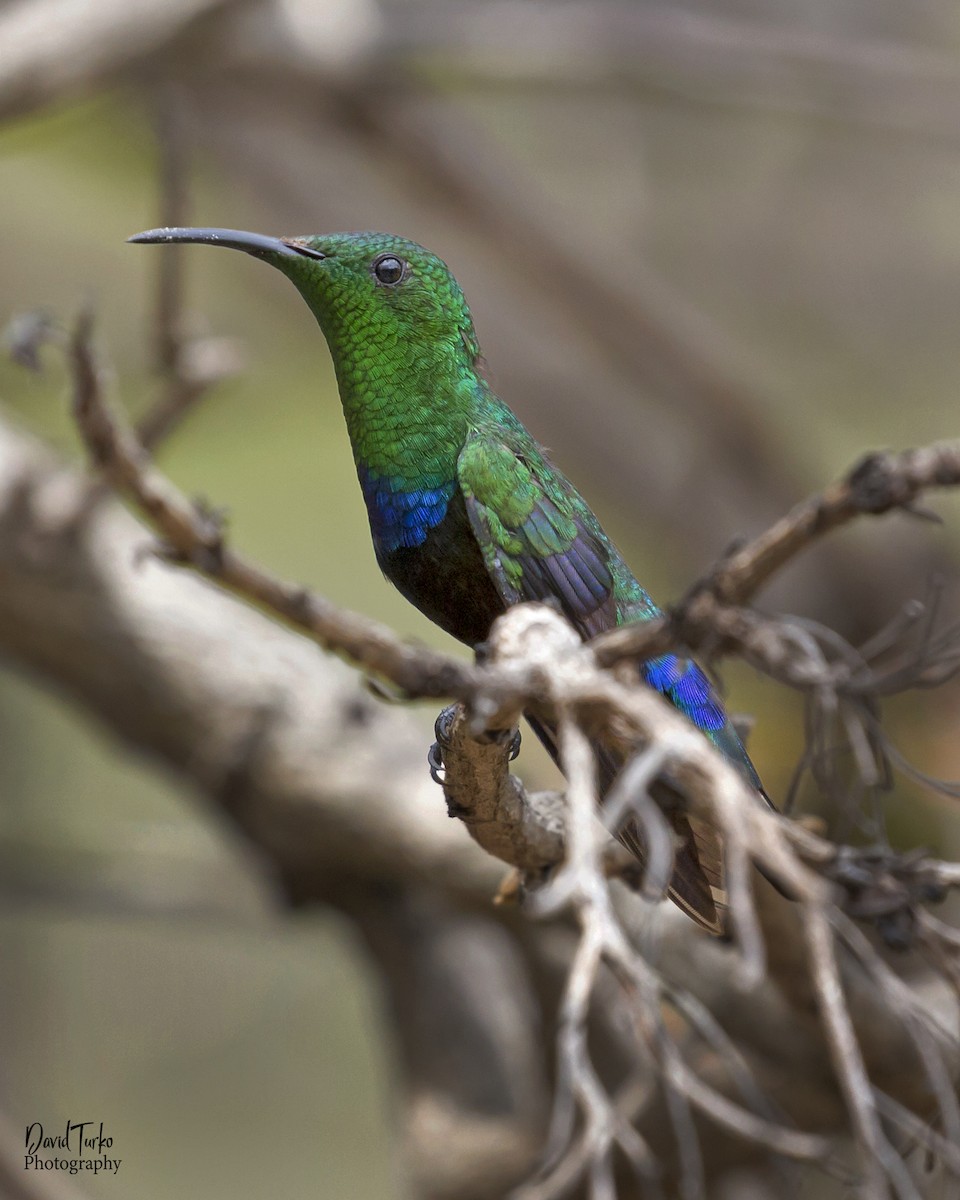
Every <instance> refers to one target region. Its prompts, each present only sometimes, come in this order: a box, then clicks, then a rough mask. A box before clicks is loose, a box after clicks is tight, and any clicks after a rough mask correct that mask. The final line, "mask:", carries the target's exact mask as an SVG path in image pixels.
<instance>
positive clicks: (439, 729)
mask: <svg viewBox="0 0 960 1200" xmlns="http://www.w3.org/2000/svg"><path fill="white" fill-rule="evenodd" d="M458 707H459V705H456V704H448V705H447V707H446V708H443V709H441V710H440V715H439V716H438V717H437V719H436V721H435V722H434V725H433V732H434V736H435V737H436V739H437V740H436V741H435V742H434V743H433V745H432V746H431V747H430V749H429V750H428V751H427V763H428V764H429V766H430V778H431V779H432V780H433V782H434V783H439V784H440V786H441V787H443V778H444V777H443V752H444V750H445V749H446V747H447V746H449V745H450V733H451V730H452V729H453V722H454V720H455V719H456V716H457V709H458Z"/></svg>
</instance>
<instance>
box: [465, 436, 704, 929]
mask: <svg viewBox="0 0 960 1200" xmlns="http://www.w3.org/2000/svg"><path fill="white" fill-rule="evenodd" d="M457 475H458V479H459V483H460V489H461V491H462V493H463V497H464V502H465V504H466V509H467V514H468V516H469V518H470V525H471V528H472V530H473V533H474V536H475V537H476V539H477V542H478V544H479V546H480V550H481V552H482V554H483V559H484V563H485V564H486V567H487V571H488V572H489V574H490V577H491V578H492V579H493V582H494V585H495V586H496V588H497V590H498V591H499V593H500V595H501V597H502V598H503V600H504V602H505V603H506V604H507V605H510V604H517V603H519V602H521V601H523V600H542V601H548V602H549V601H551V600H552V601H553V602H555V603H558V604H559V606H560V609H561V610H562V612H563V613H564V615H565V616H566V617H567V618H568V619H569V620H570V621H571V623H572V624H573V625H574V626H575V627H576V628H577V629H578V630H579V632H580V633H581V635H582V636H584V637H592V636H593V635H594V634H597V633H600V632H601V631H602V630H604V629H610V628H612V627H613V626H614V625H616V624H617V620H618V613H617V599H616V596H615V581H614V579H613V575H612V572H611V565H610V564H611V555H612V553H613V552H612V549H611V547H610V545H609V543H607V542H606V540H605V538H604V537H603V535H602V534H601V533H598V532H597V530H596V528H595V523H594V522H593V521H591V520H590V519H589V517H586V516H585V514H584V513H583V512H582V511H581V510H580V509H579V507H578V505H577V504H576V503H575V502H573V503H572V502H571V499H570V496H569V494H565V493H564V491H563V489H562V485H561V484H560V483H559V482H558V481H557V480H556V479H555V477H554V476H553V475H552V474H551V470H550V467H549V465H548V464H547V463H546V462H544V460H543V459H542V457H541V456H540V455H539V453H537V452H536V451H527V450H526V448H518V447H516V446H515V445H513V444H511V441H510V440H509V439H508V438H507V437H501V436H500V435H498V434H495V433H487V432H477V433H474V434H473V435H472V436H471V437H470V438H469V439H468V440H467V443H466V445H465V446H464V449H463V451H462V452H461V454H460V458H459V461H458V464H457ZM655 611H656V610H655V609H652V612H651V615H652V613H653V612H655ZM674 664H677V665H676V666H674ZM670 667H671V668H672V669H666V668H665V669H663V670H661V671H660V672H659V673H658V672H657V671H651V672H649V673H648V672H646V671H645V672H644V673H645V675H646V676H647V681H648V682H649V683H650V684H651V686H652V687H654V688H656V689H657V690H658V691H660V692H661V693H662V694H663V695H664V696H665V697H666V698H667V699H669V700H671V701H672V702H673V703H674V704H675V705H677V707H679V708H681V710H682V711H686V712H687V715H690V716H691V717H692V719H695V717H696V715H698V714H696V713H691V711H690V710H691V708H693V705H691V704H689V703H688V704H686V705H685V704H684V703H683V700H684V699H688V700H689V699H690V698H692V697H689V698H688V697H686V696H684V695H683V693H682V691H681V689H679V688H678V686H677V685H678V683H679V682H680V677H682V679H683V681H684V682H685V683H686V684H687V687H688V688H689V687H690V685H691V684H693V683H694V681H696V682H698V683H699V681H700V680H702V682H703V685H704V686H705V687H706V689H707V690H708V691H709V693H710V697H711V700H712V699H713V693H712V689H711V688H710V685H709V682H708V681H707V680H706V678H705V677H704V676H703V675H702V673H701V672H700V670H699V668H698V667H696V666H695V665H694V664H693V663H690V664H687V663H685V662H682V660H681V661H680V662H678V660H676V659H673V660H672V661H671V664H670ZM688 671H689V672H692V673H693V674H688ZM698 698H699V697H698ZM702 702H703V703H704V704H706V703H707V697H706V696H704V697H703V698H702ZM717 709H718V711H721V710H719V702H717ZM528 720H529V721H530V723H531V725H532V726H533V728H534V730H535V732H536V733H537V736H538V737H539V738H540V740H541V741H542V742H543V744H544V745H545V746H546V748H547V749H548V750H549V752H550V753H551V755H552V756H553V758H554V759H556V758H557V736H556V730H555V729H554V728H553V726H552V725H551V723H550V722H548V721H545V720H542V719H539V718H537V717H535V716H533V715H531V714H528ZM597 753H598V761H599V769H600V776H601V779H600V789H601V793H605V792H606V791H607V790H608V789H609V787H610V785H611V784H612V782H613V779H614V778H615V777H616V775H617V773H618V772H619V770H620V768H621V767H622V766H623V761H622V759H621V758H620V756H619V755H618V754H616V753H614V752H613V751H612V750H611V749H610V748H609V747H604V746H600V747H598V748H597ZM672 823H673V826H674V830H675V833H676V835H677V846H676V851H675V856H674V873H673V878H672V879H671V881H670V887H669V891H670V894H671V896H672V897H673V899H674V900H675V901H676V902H677V903H678V904H679V905H680V906H681V908H683V909H684V910H685V911H686V912H687V913H689V915H690V916H692V917H693V918H694V919H695V920H696V921H697V922H698V923H699V924H701V925H702V926H704V928H706V929H708V930H710V931H711V932H712V933H718V932H721V931H722V929H723V918H722V916H721V914H720V910H719V909H718V904H720V905H722V903H723V901H724V899H725V896H724V891H723V878H722V876H723V866H722V863H723V859H722V850H721V847H720V842H719V838H718V836H717V834H716V832H715V831H714V830H712V829H711V828H709V827H708V826H706V825H704V823H703V822H697V823H696V824H694V823H693V821H692V820H691V819H690V818H689V817H687V816H686V815H685V814H683V813H680V812H675V813H674V815H673V817H672ZM618 836H619V837H620V839H621V841H622V842H623V843H624V845H626V846H627V847H628V849H630V850H631V851H632V852H633V853H634V854H635V855H636V856H637V858H639V859H640V860H641V861H643V857H644V856H643V847H642V841H641V837H640V833H639V830H638V829H637V827H636V823H635V822H633V821H630V822H628V823H627V824H626V825H625V826H624V828H623V829H622V830H620V831H619V834H618Z"/></svg>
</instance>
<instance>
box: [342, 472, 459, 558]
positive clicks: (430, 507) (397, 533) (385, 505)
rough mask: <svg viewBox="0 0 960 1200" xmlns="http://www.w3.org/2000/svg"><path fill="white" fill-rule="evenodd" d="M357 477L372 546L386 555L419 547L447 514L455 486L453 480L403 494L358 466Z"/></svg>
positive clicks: (403, 492)
mask: <svg viewBox="0 0 960 1200" xmlns="http://www.w3.org/2000/svg"><path fill="white" fill-rule="evenodd" d="M357 474H358V475H359V477H360V488H361V490H362V491H363V498H364V500H365V501H366V504H367V515H368V516H369V518H370V531H371V533H372V534H373V540H374V543H375V545H376V546H377V548H378V549H379V550H380V551H381V552H383V553H386V554H390V553H391V552H392V551H394V550H399V549H401V548H402V547H406V548H408V549H411V548H413V547H416V546H422V545H423V543H424V542H425V541H426V540H427V534H428V533H429V532H430V530H431V529H433V528H434V527H435V526H437V525H439V524H440V522H441V521H442V520H443V518H444V517H445V516H446V515H447V506H448V505H449V503H450V498H451V497H452V496H453V493H454V492H455V491H456V487H457V484H456V480H451V481H450V482H449V483H446V484H444V485H443V486H442V487H438V488H414V489H412V490H410V491H404V490H403V488H402V486H401V485H398V484H397V483H395V482H393V481H391V480H390V479H384V478H378V477H377V476H376V475H374V474H373V473H372V472H369V471H365V470H364V469H363V468H362V467H360V468H358V470H357Z"/></svg>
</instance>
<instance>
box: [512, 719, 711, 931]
mask: <svg viewBox="0 0 960 1200" xmlns="http://www.w3.org/2000/svg"><path fill="white" fill-rule="evenodd" d="M526 717H527V721H528V722H529V724H530V726H531V728H532V729H533V731H534V733H535V734H536V735H537V737H538V738H539V739H540V741H541V742H542V743H543V745H544V746H545V747H546V749H547V751H548V753H549V754H550V757H551V758H552V759H553V761H554V762H555V763H557V765H558V766H559V765H560V761H559V757H560V756H559V750H558V739H557V730H556V727H555V726H554V725H552V724H551V723H550V722H548V721H544V720H541V719H540V718H539V717H535V716H532V715H531V714H530V713H527V714H526ZM595 749H596V753H597V769H598V773H599V780H598V783H599V788H600V798H601V800H602V799H603V797H604V796H606V795H607V794H608V793H609V791H610V788H611V787H612V785H613V781H614V780H615V779H616V777H617V775H618V774H619V773H620V770H621V768H622V767H623V765H624V759H623V758H622V757H621V756H619V755H618V754H616V753H615V752H614V751H613V750H611V749H610V748H609V747H607V746H597V747H595ZM661 789H662V792H663V795H662V796H661V795H658V797H657V798H658V800H662V801H663V804H662V808H663V811H664V815H665V816H666V818H667V820H668V821H669V822H670V824H671V826H672V828H673V832H674V834H675V835H676V846H675V849H674V860H673V875H672V876H671V879H670V883H669V885H668V887H667V892H668V894H669V896H670V898H671V899H672V900H673V901H674V903H675V904H677V905H679V907H680V908H682V909H683V911H684V912H685V913H687V914H688V916H690V917H692V918H693V920H694V921H696V922H697V924H698V925H700V926H702V928H704V929H706V930H707V931H708V932H709V933H713V934H722V933H724V932H725V931H726V922H725V915H726V907H727V894H726V890H725V888H724V882H723V841H722V839H721V837H720V834H719V833H718V831H717V830H716V829H714V828H713V827H712V826H711V825H709V824H707V822H705V821H703V820H701V819H700V818H699V817H696V816H692V815H690V814H689V813H686V812H684V811H683V810H682V808H681V807H680V802H679V801H680V798H679V797H677V796H673V797H672V799H671V795H670V794H669V788H668V786H667V785H665V784H664V785H659V784H658V785H656V790H657V791H658V792H660V791H661ZM617 837H618V838H619V840H620V841H621V842H622V843H623V845H624V846H626V847H627V849H628V850H629V851H630V852H631V853H632V854H633V855H635V856H636V858H637V859H638V860H639V861H640V862H641V863H642V862H644V861H645V859H646V851H645V848H644V843H643V837H642V834H641V832H640V828H639V826H638V825H637V822H636V821H635V820H632V819H631V820H627V821H626V822H625V823H624V825H623V826H622V827H621V828H620V829H619V830H618V831H617Z"/></svg>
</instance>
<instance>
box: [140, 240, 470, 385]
mask: <svg viewBox="0 0 960 1200" xmlns="http://www.w3.org/2000/svg"><path fill="white" fill-rule="evenodd" d="M129 240H130V241H131V242H138V243H143V242H150V243H156V242H160V243H164V242H197V243H201V244H203V245H209V246H225V247H227V248H228V249H231V250H243V251H244V252H245V253H247V254H251V255H253V256H254V257H255V258H261V259H263V260H264V261H266V262H268V263H271V264H272V265H273V266H275V267H276V268H277V269H278V270H280V271H282V272H283V273H284V274H285V275H287V276H288V277H289V278H290V279H291V280H292V281H293V283H294V284H295V285H296V287H297V288H298V290H299V291H300V294H301V295H302V296H303V298H304V299H305V300H306V302H307V304H309V306H310V308H311V309H312V310H313V312H314V314H315V316H316V318H317V320H318V321H319V323H320V327H321V328H322V330H323V332H324V336H325V337H326V339H327V342H328V343H329V345H330V349H331V351H332V353H333V356H334V360H335V361H336V362H337V363H338V367H339V366H340V365H344V361H345V360H354V359H359V360H360V361H361V362H362V361H363V360H364V359H367V358H375V359H376V360H378V361H379V362H382V361H383V359H384V356H390V355H395V356H399V357H402V358H403V359H405V360H408V361H409V360H411V359H412V358H414V357H415V356H420V357H422V356H423V355H424V354H427V353H428V354H429V356H430V357H433V356H434V355H437V354H440V355H443V354H452V355H454V356H456V357H457V358H458V359H460V360H461V361H462V360H463V358H464V357H466V359H467V361H468V362H469V363H470V364H472V363H474V362H475V361H476V359H477V357H478V355H479V349H478V346H477V342H476V335H475V333H474V330H473V322H472V320H471V317H470V311H469V309H468V308H467V304H466V301H465V299H464V296H463V292H462V291H461V290H460V285H459V284H458V283H457V281H456V279H454V277H453V275H452V274H451V273H450V270H449V268H448V267H447V266H446V264H445V263H444V262H442V261H441V260H440V259H439V258H437V256H436V255H435V254H431V253H430V251H429V250H425V249H424V248H423V246H419V245H417V243H416V242H411V241H408V240H407V239H406V238H401V237H396V236H394V235H393V234H389V233H334V234H317V235H314V234H310V235H307V236H303V237H269V236H265V235H264V234H259V233H245V232H242V231H241V230H236V229H151V230H148V231H147V232H146V233H138V234H136V235H135V236H134V237H132V238H130V239H129ZM350 365H351V366H355V365H356V363H353V362H351V363H350Z"/></svg>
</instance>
